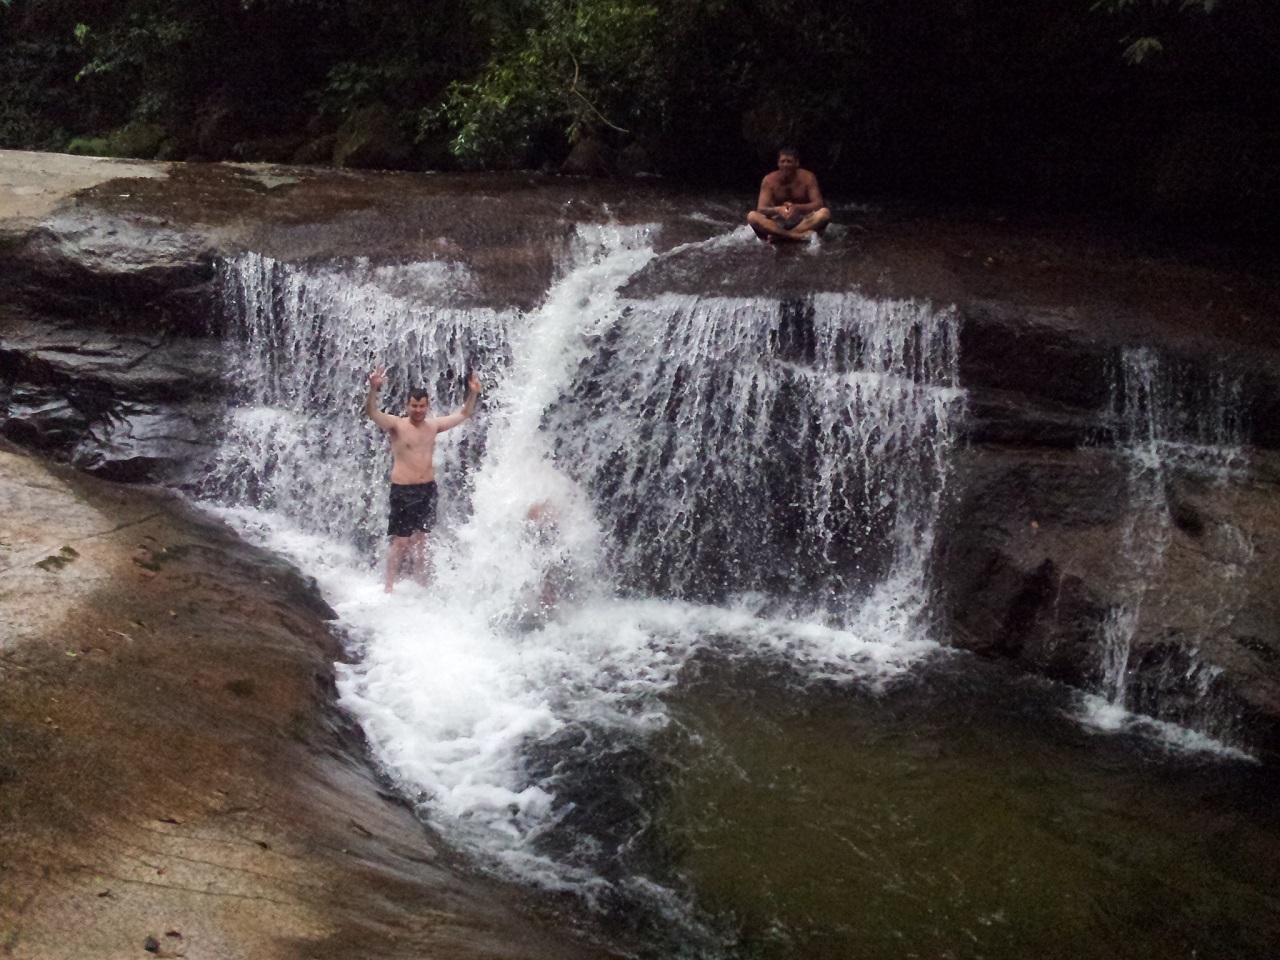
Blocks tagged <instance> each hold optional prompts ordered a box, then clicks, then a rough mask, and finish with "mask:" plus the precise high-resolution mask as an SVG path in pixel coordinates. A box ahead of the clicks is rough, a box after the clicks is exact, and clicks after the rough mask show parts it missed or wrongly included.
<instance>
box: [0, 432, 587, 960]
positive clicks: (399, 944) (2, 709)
mask: <svg viewBox="0 0 1280 960" xmlns="http://www.w3.org/2000/svg"><path fill="white" fill-rule="evenodd" d="M0 518H3V519H0V558H2V560H0V563H2V564H3V568H4V590H3V592H0V623H2V624H4V625H5V626H4V627H3V629H2V632H0V657H2V660H0V687H2V689H3V695H2V696H0V730H3V736H2V737H0V804H2V806H0V825H2V827H3V829H2V830H0V837H2V838H3V840H2V841H0V877H2V880H0V892H2V896H0V952H2V953H3V955H4V956H6V957H14V958H19V960H53V958H64V957H65V958H72V957H76V958H79V957H94V958H98V960H112V958H117V957H118V958H125V957H138V956H142V955H143V953H142V951H144V950H150V951H151V952H152V954H153V955H156V956H170V957H175V956H185V957H187V958H189V960H198V958H210V960H235V958H242V957H243V958H250V957H252V958H254V960H292V958H301V957H308V958H323V957H331V958H349V957H353V956H361V957H404V958H410V957H421V956H424V955H430V956H435V957H453V958H471V957H494V958H512V960H515V958H521V960H536V958H551V957H555V958H557V960H558V958H566V957H574V958H584V960H585V958H589V957H598V956H603V954H601V953H598V952H595V951H593V950H591V949H590V948H588V947H584V946H582V945H581V944H579V943H577V942H576V941H573V940H571V939H570V938H568V937H567V936H565V935H564V934H562V933H559V932H555V931H552V930H550V929H549V928H548V927H547V924H546V923H545V921H542V920H539V919H538V918H537V917H536V916H535V915H534V913H533V910H532V907H531V905H530V904H529V903H527V902H524V900H523V897H524V895H523V894H521V893H518V892H514V891H512V890H511V889H508V888H505V887H502V886H500V885H498V884H496V883H493V882H491V881H487V880H483V879H480V878H477V877H475V876H473V875H471V874H469V873H467V872H466V871H465V870H463V869H461V868H460V867H458V866H457V865H455V864H452V863H451V862H450V860H449V858H448V856H447V854H445V853H443V852H441V851H440V850H438V849H437V847H436V846H435V843H434V841H433V839H432V838H431V837H430V835H429V833H428V831H427V830H426V828H424V827H423V826H422V825H421V824H420V823H419V822H418V821H417V820H416V819H415V818H414V817H413V815H412V813H411V812H410V811H409V810H408V809H407V808H406V806H405V805H404V803H403V801H402V800H400V799H399V798H396V797H393V796H391V795H389V794H388V793H386V792H384V789H383V787H382V786H381V785H380V784H379V783H378V781H377V779H376V777H375V775H374V773H373V772H372V770H371V768H370V766H369V764H368V763H367V762H366V761H365V759H364V754H363V746H362V741H361V740H360V738H359V736H358V734H356V733H355V732H353V731H352V730H351V729H350V727H349V725H348V723H347V721H346V720H345V718H344V717H343V716H342V715H341V714H340V713H339V712H338V711H337V709H336V707H335V706H334V703H333V700H334V698H333V694H332V684H333V669H332V667H333V662H334V660H336V659H341V658H342V656H343V654H342V650H341V644H340V642H339V638H338V637H337V636H336V635H335V634H334V632H333V630H332V629H331V626H330V622H329V620H328V619H327V618H328V617H329V616H330V613H329V611H328V610H327V608H326V607H325V605H324V603H323V602H322V601H321V600H319V599H318V597H317V595H316V594H315V592H314V590H313V588H312V587H311V586H310V585H309V584H308V583H307V582H306V581H305V580H304V579H303V578H302V577H300V575H299V574H298V573H297V572H296V571H294V570H293V569H292V568H290V567H289V566H287V565H285V564H283V563H282V562H280V561H278V560H275V559H273V558H271V557H270V556H268V555H267V554H265V553H263V552H262V551H259V550H257V549H255V548H253V547H249V546H247V545H246V544H244V543H243V542H242V541H241V540H240V539H239V538H238V537H237V536H235V535H234V534H233V533H231V532H230V531H228V530H227V529H226V528H224V527H222V526H221V525H220V524H218V523H216V522H212V521H211V520H210V519H209V518H207V517H205V516H203V515H201V514H199V513H197V512H196V511H194V510H192V509H191V508H190V507H188V506H187V505H186V504H185V503H184V502H183V501H182V500H181V499H180V498H178V497H176V496H175V495H173V494H170V493H166V492H163V491H159V490H156V489H154V488H147V487H136V486H134V487H123V486H119V485H116V484H111V483H105V482H102V481H98V480H96V479H94V478H92V477H86V476H84V475H83V474H78V473H75V472H74V471H71V470H70V469H67V468H62V467H57V466H50V465H47V464H44V463H41V462H40V461H38V460H35V459H33V458H31V457H30V456H28V455H26V454H24V453H23V452H21V451H20V450H18V449H16V448H14V447H12V446H9V445H7V444H6V445H5V446H4V448H3V449H0Z"/></svg>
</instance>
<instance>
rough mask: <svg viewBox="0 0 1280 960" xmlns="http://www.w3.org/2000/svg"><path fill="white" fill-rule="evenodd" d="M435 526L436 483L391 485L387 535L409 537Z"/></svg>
mask: <svg viewBox="0 0 1280 960" xmlns="http://www.w3.org/2000/svg"><path fill="white" fill-rule="evenodd" d="M435 525H436V482H435V481H434V480H432V481H430V482H429V483H393V484H392V485H391V511H390V514H389V515H388V517H387V535H388V536H391V537H411V536H413V535H414V534H415V533H417V532H419V531H420V530H430V529H431V528H432V527H434V526H435Z"/></svg>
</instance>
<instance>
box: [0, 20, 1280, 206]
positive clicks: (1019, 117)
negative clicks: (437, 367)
mask: <svg viewBox="0 0 1280 960" xmlns="http://www.w3.org/2000/svg"><path fill="white" fill-rule="evenodd" d="M1278 8H1280V4H1276V3H1275V2H1274V0H1022V2H1020V3H1015V4H1010V3H1008V2H1004V0H430V2H413V0H377V2H374V0H0V43H2V44H3V54H2V57H3V59H2V60H0V146H5V147H24V148H42V149H54V150H67V149H70V150H72V151H81V152H93V153H112V154H120V155H131V156H158V157H168V158H174V159H184V158H205V159H264V160H275V161H298V162H335V163H339V164H343V165H350V166H381V167H408V168H420V167H434V168H439V167H488V168H493V167H510V166H524V167H535V168H538V167H551V168H560V167H561V166H562V165H563V164H564V162H565V161H566V159H569V160H570V164H571V167H572V168H574V169H578V170H587V171H600V172H603V171H622V172H638V171H654V172H661V173H663V174H666V175H668V176H672V177H677V178H680V179H684V180H695V181H702V182H708V183H717V184H726V185H727V184H734V185H737V186H739V187H740V186H742V185H743V184H750V183H752V182H753V181H754V180H755V178H756V177H758V175H759V173H760V172H761V169H762V168H763V167H764V166H767V165H768V164H769V163H770V158H771V154H772V153H773V150H774V149H775V148H776V146H777V145H778V144H779V143H780V142H783V141H787V142H796V143H798V144H799V146H800V147H801V149H802V151H803V152H804V154H805V159H806V165H808V166H811V167H813V168H815V169H816V170H817V171H818V172H819V173H820V174H821V175H822V176H823V179H824V184H825V185H826V186H827V189H828V192H833V193H843V194H845V195H850V194H852V195H857V196H870V195H888V196H900V197H901V196H906V197H915V198H921V199H926V200H932V201H966V202H967V201H977V202H984V203H993V202H995V203H1005V204H1011V205H1018V204H1037V205H1044V204H1058V205H1062V206H1064V207H1070V208H1078V207H1080V206H1081V205H1084V206H1091V207H1094V208H1111V209H1120V210H1124V211H1127V212H1143V213H1148V214H1155V215H1163V216H1166V217H1168V218H1170V219H1172V218H1180V219H1183V220H1186V221H1188V222H1194V223H1196V224H1198V225H1215V226H1219V227H1228V228H1244V229H1255V230H1258V229H1265V228H1266V226H1268V225H1269V224H1270V223H1271V222H1273V221H1274V218H1275V216H1276V211H1277V210H1278V209H1280V126H1278V124H1277V119H1276V118H1277V117H1280V83H1277V80H1278V79H1280V69H1278V68H1280V9H1278Z"/></svg>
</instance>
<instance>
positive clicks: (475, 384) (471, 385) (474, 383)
mask: <svg viewBox="0 0 1280 960" xmlns="http://www.w3.org/2000/svg"><path fill="white" fill-rule="evenodd" d="M467 389H468V390H470V391H471V392H472V393H479V392H480V377H479V376H477V374H476V372H475V371H474V370H473V371H471V379H470V380H468V381H467Z"/></svg>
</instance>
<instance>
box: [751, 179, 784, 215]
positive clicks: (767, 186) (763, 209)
mask: <svg viewBox="0 0 1280 960" xmlns="http://www.w3.org/2000/svg"><path fill="white" fill-rule="evenodd" d="M756 212H758V213H763V214H764V215H765V216H766V217H776V216H778V215H780V214H781V213H782V212H783V211H782V207H781V206H780V205H775V204H774V202H773V174H769V175H768V176H767V177H765V178H764V179H763V180H761V181H760V196H759V197H757V198H756Z"/></svg>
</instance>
